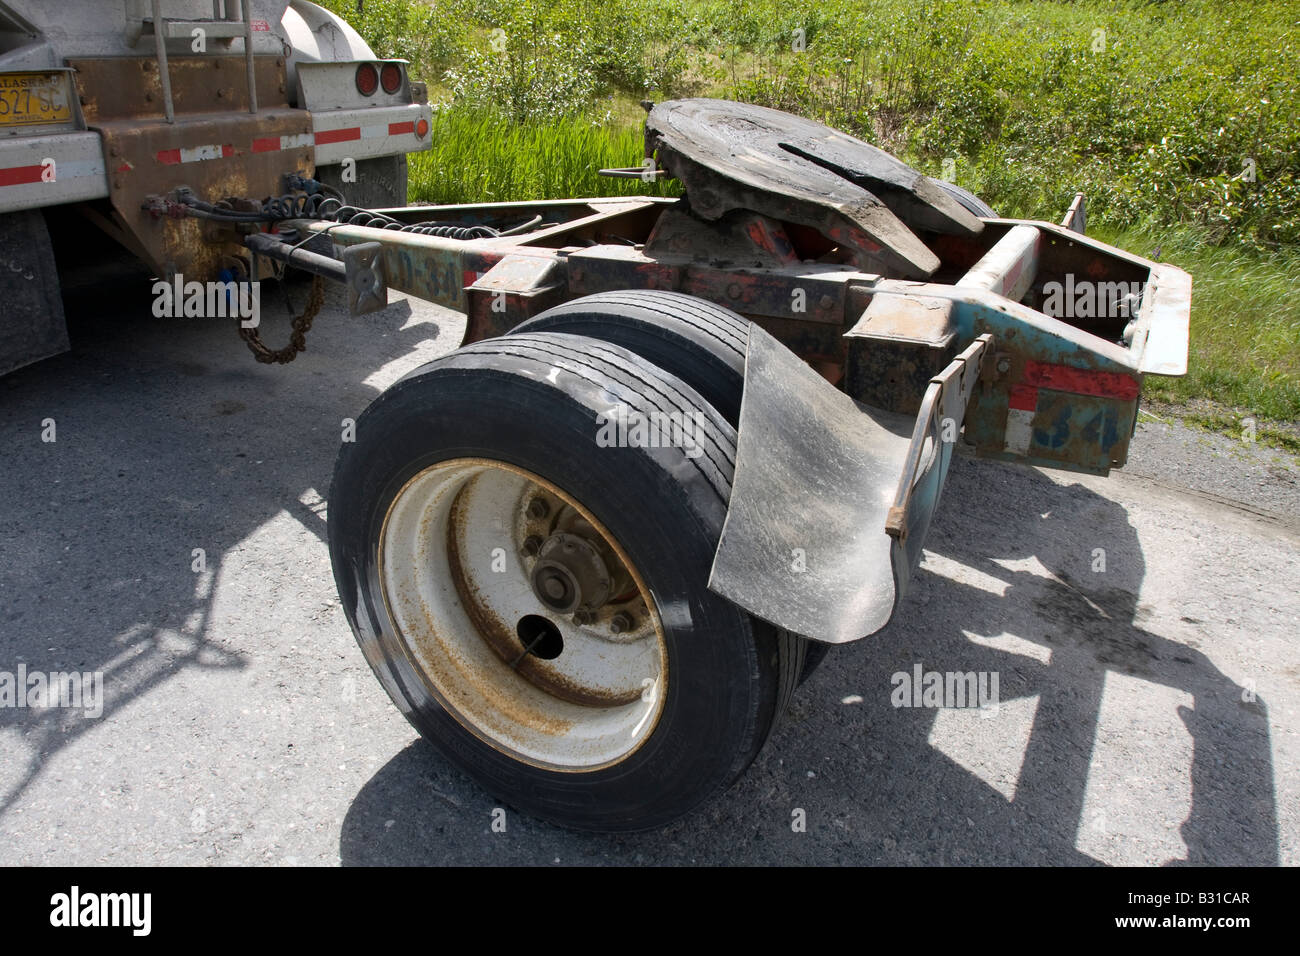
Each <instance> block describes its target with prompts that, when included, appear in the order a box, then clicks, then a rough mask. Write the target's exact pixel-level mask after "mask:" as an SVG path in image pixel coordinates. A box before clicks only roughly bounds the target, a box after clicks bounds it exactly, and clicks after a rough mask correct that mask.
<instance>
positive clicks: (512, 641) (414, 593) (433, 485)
mask: <svg viewBox="0 0 1300 956" xmlns="http://www.w3.org/2000/svg"><path fill="white" fill-rule="evenodd" d="M379 570H380V579H381V585H382V591H383V597H384V602H385V606H386V608H387V610H388V614H389V618H390V620H391V622H392V624H393V627H394V631H395V633H396V636H397V638H398V640H399V641H400V643H401V644H402V646H403V649H404V650H405V652H406V656H407V657H408V659H409V660H410V662H411V663H412V664H413V665H414V667H415V669H416V670H417V671H418V673H419V676H420V678H421V684H422V687H420V688H418V689H417V695H418V693H419V692H420V691H423V692H425V693H427V694H428V695H429V697H430V698H432V699H433V700H434V701H436V702H437V703H438V704H439V705H441V706H442V707H443V708H445V709H446V711H447V712H448V713H450V714H451V715H452V716H453V717H454V718H455V719H456V720H457V721H458V722H459V723H460V724H461V725H462V726H463V727H465V728H466V729H467V730H469V731H470V732H471V733H473V734H474V735H475V736H477V737H478V738H479V739H481V740H483V741H484V742H486V743H487V744H489V745H490V746H491V747H493V748H494V749H496V750H497V751H499V752H501V753H503V754H506V755H507V756H510V757H512V758H514V759H517V760H521V761H523V762H526V763H529V764H532V765H535V766H539V767H543V768H547V769H555V770H563V771H573V772H583V771H592V770H598V769H601V768H603V767H608V766H611V765H613V764H616V763H619V762H621V761H623V760H626V759H627V758H628V757H629V756H631V754H632V753H634V752H635V751H636V750H637V749H639V748H640V747H641V745H642V744H644V743H645V741H646V740H647V739H649V737H650V735H651V734H652V733H653V731H654V727H655V725H656V724H657V722H658V718H659V716H660V714H661V712H662V710H663V701H664V697H665V691H666V686H667V676H668V666H667V653H666V650H665V643H664V637H663V628H662V624H661V622H660V619H659V614H658V610H657V608H656V607H655V604H654V601H653V598H652V596H651V594H650V592H649V590H648V589H647V587H646V586H645V583H644V580H643V579H642V577H641V575H640V573H639V572H638V571H637V569H636V568H635V566H634V565H633V564H632V563H631V561H630V560H629V559H628V557H627V554H626V552H624V550H623V548H622V547H621V546H620V545H619V543H618V542H617V541H616V540H615V539H614V537H613V536H612V535H611V534H610V533H609V531H608V530H607V529H606V528H605V527H604V526H603V525H602V524H601V523H600V522H599V521H598V520H597V519H596V517H595V516H594V515H593V514H592V513H591V512H590V511H589V510H588V509H587V508H585V507H584V506H583V505H582V503H581V502H579V501H577V500H576V499H575V498H574V497H573V496H572V495H570V494H568V493H567V492H565V491H564V490H562V489H560V488H558V487H556V486H555V485H553V484H551V483H550V482H548V481H546V480H545V479H543V478H541V477H539V476H537V475H535V474H533V473H531V472H528V471H525V470H523V469H520V468H517V467H515V466H513V465H509V464H506V463H504V462H498V461H491V460H488V459H481V458H460V459H453V460H451V461H445V462H440V463H438V464H436V465H433V466H431V467H430V468H427V469H425V470H424V471H422V472H420V473H419V474H417V475H416V476H415V477H413V478H412V479H411V480H410V481H408V482H407V483H406V484H405V485H404V486H403V487H402V489H401V490H400V491H399V492H398V493H397V495H396V496H395V497H394V499H393V502H392V504H391V505H390V506H389V509H388V512H387V514H386V515H385V518H384V523H383V528H382V531H381V534H380V547H379ZM557 582H558V583H557ZM566 587H569V589H570V590H574V589H576V590H577V591H578V592H579V594H580V596H581V598H582V599H583V600H584V601H588V602H593V601H597V600H601V599H602V598H603V599H604V600H602V601H601V603H600V604H599V606H596V607H588V606H587V604H582V605H580V606H575V604H574V595H573V594H571V593H569V591H566V590H565V588H566ZM418 703H420V702H419V701H417V704H418Z"/></svg>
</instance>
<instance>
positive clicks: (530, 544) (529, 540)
mask: <svg viewBox="0 0 1300 956" xmlns="http://www.w3.org/2000/svg"><path fill="white" fill-rule="evenodd" d="M520 550H522V551H523V553H524V556H525V557H529V558H533V557H536V556H537V552H538V551H540V550H542V539H541V538H539V537H538V536H537V535H535V534H530V535H529V536H528V537H526V538H524V546H523V548H521V549H520Z"/></svg>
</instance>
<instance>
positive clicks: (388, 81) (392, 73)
mask: <svg viewBox="0 0 1300 956" xmlns="http://www.w3.org/2000/svg"><path fill="white" fill-rule="evenodd" d="M379 85H380V86H382V87H383V88H384V92H385V93H396V92H397V91H398V90H400V89H401V88H402V68H401V67H400V66H398V65H397V64H396V63H385V64H384V68H383V69H382V70H380V71H379Z"/></svg>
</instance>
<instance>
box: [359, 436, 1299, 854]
mask: <svg viewBox="0 0 1300 956" xmlns="http://www.w3.org/2000/svg"><path fill="white" fill-rule="evenodd" d="M949 480H950V484H949V488H948V491H947V494H946V496H945V500H944V503H943V504H942V505H941V507H940V515H939V517H938V519H937V520H936V522H935V525H934V526H933V528H932V530H931V535H930V539H929V540H928V541H927V552H928V554H927V559H926V563H925V564H924V565H923V568H922V571H921V572H920V573H918V575H917V576H916V577H915V578H914V585H913V588H912V591H911V592H910V593H909V594H908V595H907V597H906V598H905V600H904V602H903V606H902V607H901V608H900V609H899V612H898V616H897V618H896V621H895V623H893V624H891V625H890V626H889V627H888V628H887V629H886V630H885V631H884V632H882V633H880V634H878V635H876V636H874V637H872V638H869V639H867V640H865V641H862V642H860V643H857V644H853V645H848V646H846V647H841V648H835V649H833V650H832V652H831V653H830V654H829V655H828V657H827V659H826V661H825V662H824V663H823V665H822V667H821V669H820V670H819V671H818V672H817V673H816V674H814V675H813V677H812V678H811V679H810V680H809V681H808V682H807V683H806V684H805V685H804V686H803V687H802V688H801V689H800V691H799V692H798V693H797V694H796V696H795V700H794V702H793V704H792V706H791V709H790V711H789V713H788V714H787V715H786V719H785V721H784V723H783V725H782V726H781V727H779V728H778V729H777V731H776V732H775V733H774V734H773V737H772V739H771V740H770V741H769V743H768V745H767V747H766V748H765V749H764V751H763V752H762V753H761V754H760V755H759V758H758V760H757V761H756V762H755V764H754V765H753V766H752V767H751V768H750V769H749V771H748V772H747V773H746V774H745V775H744V776H743V777H742V778H741V779H740V780H739V781H738V782H737V783H736V785H734V786H733V787H732V788H731V789H730V790H729V791H728V792H727V793H725V794H722V795H721V796H720V797H718V798H717V799H715V800H713V801H712V802H710V803H708V804H706V805H705V806H704V807H702V808H701V809H700V810H698V811H697V812H696V813H695V814H693V815H692V816H690V817H688V818H686V819H684V820H681V821H678V822H676V823H674V824H672V825H670V826H668V827H666V828H663V829H661V830H658V831H654V832H649V833H641V834H631V835H617V836H616V835H603V834H585V833H577V832H573V831H568V830H565V829H563V828H560V827H556V826H552V825H550V824H547V823H544V822H541V821H537V820H533V819H530V818H528V817H525V816H523V815H521V814H519V813H516V812H514V811H513V810H512V809H510V807H509V804H508V803H504V804H503V803H502V802H501V801H499V800H495V799H494V798H492V797H491V796H490V795H488V794H487V793H485V792H484V791H482V790H481V789H480V788H479V787H478V786H477V785H476V784H475V783H474V782H473V781H471V780H470V779H468V778H467V777H465V776H464V775H463V774H461V773H460V772H459V771H458V770H457V769H456V768H455V767H453V766H452V765H451V764H449V763H448V762H447V761H445V760H444V759H443V758H442V757H441V756H440V755H439V754H438V753H437V751H436V750H435V749H434V748H433V747H432V746H431V745H429V744H427V743H425V742H423V741H420V740H417V741H416V742H414V743H412V744H411V745H410V746H408V747H407V748H406V749H404V750H403V751H402V752H401V753H399V754H397V755H396V756H395V757H394V758H393V759H392V760H390V761H389V762H388V763H387V764H386V765H385V766H384V767H382V768H381V769H380V770H379V771H378V772H377V773H376V774H375V776H374V777H373V778H372V779H371V780H370V781H369V782H368V783H367V784H366V786H365V787H364V788H363V789H362V790H361V791H360V793H358V794H357V797H356V799H355V800H354V801H353V803H352V805H351V807H350V808H349V811H348V813H347V815H346V817H345V819H344V822H343V828H342V833H341V836H340V856H341V859H342V861H343V862H344V863H345V864H348V865H386V864H403V865H412V864H413V865H427V864H434V865H483V864H553V863H555V862H556V861H557V860H558V861H559V862H561V863H564V864H573V863H596V864H600V863H638V864H650V865H653V864H679V863H739V864H752V865H775V864H809V865H825V864H922V865H945V864H958V865H973V864H979V865H1023V864H1035V865H1041V864H1056V865H1062V864H1064V865H1096V864H1097V863H1098V862H1099V861H1098V859H1097V858H1096V857H1095V856H1094V855H1090V854H1089V853H1087V852H1084V851H1083V850H1081V849H1080V848H1079V847H1080V846H1084V847H1085V848H1086V849H1090V850H1091V851H1092V852H1093V853H1098V850H1097V848H1098V847H1101V848H1102V851H1101V852H1100V853H1099V855H1101V856H1105V857H1107V858H1112V857H1119V858H1121V859H1125V860H1130V859H1131V860H1132V862H1148V863H1170V864H1178V863H1183V862H1185V863H1188V864H1214V865H1226V864H1233V865H1239V864H1254V865H1260V864H1276V863H1277V862H1278V847H1277V838H1278V826H1277V807H1276V803H1275V798H1274V792H1273V785H1272V781H1273V766H1272V756H1271V749H1270V742H1269V729H1268V720H1267V710H1266V705H1265V702H1264V701H1263V700H1262V699H1260V698H1257V697H1254V695H1252V694H1249V693H1246V692H1245V688H1243V687H1241V686H1239V685H1238V684H1236V683H1235V682H1233V681H1232V680H1231V679H1229V678H1228V677H1227V676H1225V675H1224V674H1223V673H1222V672H1221V671H1220V670H1219V668H1218V667H1216V666H1215V664H1214V663H1213V662H1212V661H1211V660H1210V659H1209V658H1208V657H1207V656H1206V655H1204V654H1202V653H1201V652H1200V651H1199V650H1197V649H1196V648H1195V646H1193V645H1194V643H1195V642H1194V641H1192V640H1188V639H1183V640H1174V639H1171V638H1169V637H1166V636H1162V635H1161V634H1159V633H1156V632H1155V631H1153V630H1152V629H1151V627H1150V626H1148V625H1149V618H1150V617H1151V614H1150V609H1149V608H1147V607H1146V606H1145V605H1144V604H1143V603H1142V602H1141V600H1140V594H1141V589H1142V584H1143V581H1144V579H1145V576H1146V563H1145V560H1144V557H1143V554H1142V548H1141V544H1140V542H1139V540H1138V537H1137V534H1136V531H1135V529H1134V528H1133V526H1132V525H1131V524H1130V522H1129V519H1128V515H1127V514H1126V512H1125V511H1124V509H1123V507H1121V506H1120V505H1118V504H1116V503H1115V502H1113V501H1110V500H1108V499H1106V498H1104V497H1102V496H1100V495H1098V494H1096V493H1095V492H1093V491H1091V490H1090V489H1088V488H1086V487H1085V486H1083V485H1080V484H1074V485H1064V486H1062V485H1057V484H1056V483H1054V482H1053V481H1051V480H1050V479H1048V478H1047V477H1046V476H1044V475H1043V474H1041V473H1039V472H1037V471H1034V470H1032V469H1028V468H1023V467H1017V466H1007V465H1003V464H1000V463H995V462H982V461H974V460H970V459H965V458H958V459H957V460H955V461H954V464H953V470H952V474H951V476H950V479H949ZM1097 549H1101V551H1102V552H1103V555H1104V570H1101V571H1098V570H1096V568H1097V560H1098V550H1097ZM956 566H960V569H958V570H954V568H955V567H956ZM999 592H1001V593H999ZM1184 621H1187V619H1184ZM1189 623H1191V624H1193V625H1194V624H1195V623H1196V622H1189ZM1166 629H1167V628H1166ZM917 664H920V665H922V666H923V668H924V670H926V671H931V670H937V671H959V672H970V671H974V672H981V671H983V672H989V673H996V674H997V675H998V677H999V692H1000V701H1001V708H1000V709H999V711H998V712H997V713H996V714H995V715H993V716H992V717H991V718H990V719H984V718H982V717H979V716H975V715H974V714H973V713H970V712H968V715H969V716H972V717H973V718H974V719H973V720H969V721H967V722H966V723H964V724H961V725H960V729H961V732H960V733H958V734H957V737H959V738H960V737H961V736H962V733H964V734H965V736H966V738H968V739H967V740H966V743H967V744H969V745H970V746H971V748H972V751H973V754H972V755H970V756H965V757H963V759H962V761H961V762H958V760H957V759H954V757H952V756H949V755H948V753H945V752H944V751H943V750H941V749H939V746H937V745H936V743H935V741H936V740H940V739H941V738H943V737H944V734H947V737H949V738H951V737H952V736H953V735H952V734H951V733H948V728H949V727H950V725H949V724H948V723H947V721H948V720H949V718H950V717H952V716H954V714H956V716H957V717H958V718H960V717H961V714H960V713H959V712H954V711H951V710H949V711H938V710H935V709H926V708H896V707H894V706H893V705H892V703H891V692H892V691H893V689H894V684H893V682H892V677H893V675H895V674H897V673H899V672H902V673H910V672H912V669H913V667H914V666H915V665H917ZM1108 675H1122V676H1123V678H1126V679H1130V683H1129V684H1128V685H1127V686H1130V687H1138V688H1142V689H1147V688H1150V689H1151V690H1152V691H1153V692H1159V693H1165V692H1167V694H1168V695H1169V696H1170V697H1171V699H1174V700H1183V699H1184V698H1190V700H1191V701H1192V703H1191V705H1190V706H1187V705H1178V706H1177V707H1176V715H1171V714H1168V713H1163V712H1160V711H1159V710H1158V705H1157V710H1156V711H1153V712H1152V713H1148V711H1147V709H1145V708H1144V709H1142V710H1140V711H1139V712H1136V713H1133V714H1132V719H1131V720H1129V722H1128V723H1127V724H1126V725H1124V726H1125V729H1123V730H1122V731H1121V732H1120V734H1119V739H1118V744H1117V745H1118V746H1119V747H1120V748H1121V750H1122V751H1123V750H1124V748H1126V747H1128V746H1129V745H1130V743H1131V744H1132V745H1133V746H1135V747H1136V746H1139V745H1141V744H1142V743H1143V742H1144V741H1145V740H1146V735H1147V734H1149V733H1151V732H1153V731H1152V727H1151V726H1148V724H1147V723H1144V721H1147V722H1150V721H1151V720H1152V718H1153V717H1157V718H1160V722H1159V726H1158V728H1156V729H1159V730H1163V731H1164V732H1166V733H1171V730H1170V724H1171V723H1175V722H1176V721H1181V726H1182V727H1184V728H1185V730H1186V736H1187V737H1188V738H1190V742H1191V766H1190V771H1189V776H1188V778H1187V781H1188V783H1189V785H1190V810H1187V811H1186V813H1185V818H1184V819H1181V820H1167V819H1166V820H1160V819H1156V820H1155V822H1154V823H1152V820H1153V819H1155V818H1159V817H1161V815H1162V814H1163V815H1165V816H1167V815H1168V814H1169V812H1170V807H1180V806H1181V807H1183V809H1185V805H1183V804H1181V803H1180V800H1181V798H1182V796H1183V794H1182V792H1181V791H1180V790H1179V789H1178V786H1177V784H1176V782H1175V785H1174V786H1172V787H1171V788H1170V789H1169V790H1168V792H1167V793H1165V794H1162V795H1161V796H1160V798H1159V799H1157V800H1155V801H1154V805H1147V804H1146V803H1144V802H1143V800H1142V798H1140V797H1137V796H1132V795H1130V794H1127V793H1125V792H1124V791H1125V789H1126V788H1125V787H1121V788H1120V791H1119V792H1116V791H1115V790H1114V788H1112V789H1110V790H1106V789H1102V790H1100V791H1098V792H1093V788H1091V787H1090V781H1089V774H1090V771H1093V770H1094V769H1095V768H1094V758H1095V748H1096V743H1097V738H1098V733H1099V721H1100V718H1101V715H1102V710H1103V696H1104V695H1103V692H1104V691H1105V689H1106V686H1107V678H1108ZM1117 679H1118V678H1117V677H1112V680H1117ZM1141 682H1146V683H1141ZM1146 692H1147V691H1146V690H1144V691H1143V693H1146ZM1022 705H1023V706H1022ZM1027 713H1032V718H1031V719H1030V720H1029V722H1028V732H1027V736H1026V735H1025V734H1024V733H1022V732H1021V731H1019V730H1017V728H1016V726H1014V725H1013V722H1011V721H1010V720H1009V719H1004V716H1003V715H1004V714H1006V715H1008V717H1009V715H1012V714H1020V715H1021V716H1022V717H1023V716H1024V715H1025V714H1027ZM1127 716H1128V713H1127V712H1125V713H1124V714H1121V717H1122V718H1123V717H1127ZM941 721H942V722H944V723H942V725H941ZM1107 733H1108V737H1109V736H1114V733H1113V728H1112V730H1111V731H1108V732H1107ZM1173 733H1175V734H1176V729H1175V731H1173ZM1128 735H1131V736H1132V739H1131V740H1130V739H1129V737H1128ZM944 746H946V747H947V749H948V750H949V751H950V752H951V751H953V749H954V748H953V746H952V745H951V744H945V745H944ZM1162 746H1163V744H1162V743H1159V742H1157V744H1156V747H1157V748H1160V747H1162ZM1124 752H1127V751H1124ZM959 756H960V754H959ZM1008 767H1010V768H1011V770H1010V772H1006V768H1008ZM999 768H1001V770H1002V771H1003V772H1002V776H1001V777H999ZM1017 768H1018V769H1017ZM1129 783H1131V784H1133V788H1134V789H1135V790H1136V791H1138V792H1141V786H1139V784H1141V783H1142V781H1140V780H1131V781H1129ZM496 808H502V809H504V810H505V811H506V812H505V814H504V816H502V815H501V814H500V813H499V812H498V813H497V814H496V817H495V820H496V822H497V827H498V829H495V830H494V829H493V826H492V824H493V822H494V809H496ZM797 811H802V815H803V817H804V819H805V820H806V828H805V829H804V830H802V831H800V830H799V829H798V827H797V826H794V825H792V824H794V823H795V820H796V818H797V816H798V813H797ZM1179 812H1180V813H1181V812H1183V810H1180V811H1179ZM1134 819H1137V820H1138V821H1139V823H1141V821H1142V820H1145V821H1146V823H1147V826H1146V827H1145V828H1144V827H1143V826H1140V825H1139V826H1137V828H1136V829H1130V823H1129V821H1131V820H1134ZM502 820H504V823H505V828H504V830H501V829H500V824H501V821H502ZM1144 841H1145V844H1150V843H1152V842H1153V841H1154V843H1155V844H1156V845H1155V846H1154V847H1151V846H1145V845H1144ZM1171 848H1172V849H1171ZM1180 848H1185V852H1184V853H1183V857H1184V858H1181V859H1180V857H1179V849H1180Z"/></svg>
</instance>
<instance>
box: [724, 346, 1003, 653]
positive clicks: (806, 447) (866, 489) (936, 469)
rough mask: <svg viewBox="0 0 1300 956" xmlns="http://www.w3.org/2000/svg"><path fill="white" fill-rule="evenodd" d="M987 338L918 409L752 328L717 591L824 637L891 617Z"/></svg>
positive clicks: (837, 639) (855, 633)
mask: <svg viewBox="0 0 1300 956" xmlns="http://www.w3.org/2000/svg"><path fill="white" fill-rule="evenodd" d="M990 341H991V336H988V335H984V336H981V337H980V338H978V339H977V340H976V341H975V342H974V343H973V344H972V345H971V346H970V347H969V348H967V349H966V350H965V351H964V352H962V353H961V354H960V355H959V356H958V357H957V358H956V359H955V360H954V361H953V362H952V363H951V364H950V365H949V366H948V367H947V368H945V369H944V370H943V372H941V373H940V374H939V375H937V376H935V377H934V378H933V379H932V380H931V382H930V384H929V385H928V387H927V389H926V392H925V396H924V398H923V400H922V402H921V408H920V412H919V414H918V415H917V416H916V417H915V418H913V417H912V416H909V415H898V414H894V413H890V412H885V411H882V410H880V409H878V408H874V407H872V406H869V405H863V404H861V403H859V402H856V401H854V400H853V399H852V398H850V397H849V396H847V395H845V394H844V393H843V392H841V391H839V390H838V389H837V388H835V387H834V386H833V385H831V384H830V383H829V382H827V381H826V380H825V379H823V378H822V377H821V376H820V375H818V374H817V372H815V371H814V370H813V369H811V368H810V367H809V366H808V365H806V364H805V363H804V362H803V361H802V360H801V359H799V358H798V357H797V356H796V355H795V354H794V353H792V352H791V351H790V350H789V349H787V348H786V347H785V346H783V345H782V344H781V343H780V342H778V341H777V340H776V339H775V338H773V337H772V336H771V335H769V334H768V333H767V332H765V331H763V330H762V329H761V328H759V327H758V326H757V325H750V327H749V344H748V351H747V354H746V358H745V391H744V397H743V400H742V402H741V409H740V430H739V437H738V443H737V451H736V471H735V478H734V480H733V482H732V489H731V502H730V504H729V507H728V510H727V518H726V522H725V523H724V525H723V529H722V537H721V540H720V541H719V542H718V550H717V553H716V554H715V555H714V559H713V570H712V573H711V574H710V576H709V589H710V590H712V591H714V592H715V593H717V594H719V595H721V596H722V597H725V598H727V599H728V600H730V601H731V602H733V603H734V604H737V605H738V606H740V607H742V608H744V609H745V610H746V611H748V612H749V613H751V614H754V615H755V616H757V617H760V618H762V619H763V620H765V621H769V622H771V623H772V624H775V625H776V626H777V627H781V628H784V629H786V630H788V631H792V632H794V633H796V634H800V635H803V636H804V637H807V638H810V639H812V640H816V641H822V642H825V643H829V644H843V643H847V642H849V641H855V640H858V639H860V638H862V637H866V636H867V635H869V634H873V633H875V632H876V631H878V630H880V629H881V628H882V627H884V626H885V625H886V624H887V623H889V620H890V618H891V617H892V616H893V613H894V609H895V608H896V607H897V605H898V601H899V599H900V598H901V597H902V595H903V593H904V592H905V590H906V587H907V582H908V579H909V578H910V576H911V573H912V569H913V568H915V567H916V564H917V562H918V561H919V560H920V556H921V545H922V543H923V542H924V540H925V533H926V531H927V529H928V528H929V525H930V519H931V518H932V517H933V515H934V511H935V508H936V507H937V505H938V502H939V496H940V495H941V494H942V492H943V484H944V478H945V476H946V474H947V471H948V463H949V461H950V460H951V457H952V445H953V443H954V442H955V440H956V438H957V434H958V432H959V431H960V427H961V422H962V419H963V417H964V415H965V411H966V405H967V403H968V402H969V401H970V397H971V393H972V391H973V390H974V387H975V382H976V381H977V380H978V378H979V374H980V367H981V365H982V362H983V358H984V355H985V354H986V352H987V348H988V345H989V342H990Z"/></svg>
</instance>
